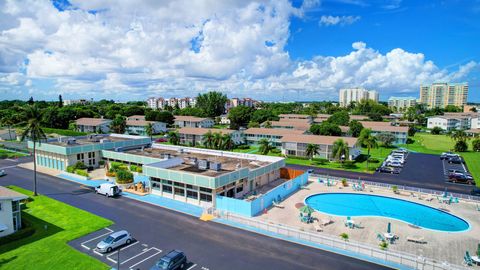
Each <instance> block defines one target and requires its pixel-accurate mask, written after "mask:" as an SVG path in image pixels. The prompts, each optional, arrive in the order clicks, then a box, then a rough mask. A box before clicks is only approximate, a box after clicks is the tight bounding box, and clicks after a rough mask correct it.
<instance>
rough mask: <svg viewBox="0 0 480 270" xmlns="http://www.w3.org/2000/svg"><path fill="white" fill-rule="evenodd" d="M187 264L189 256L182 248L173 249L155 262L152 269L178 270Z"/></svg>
mask: <svg viewBox="0 0 480 270" xmlns="http://www.w3.org/2000/svg"><path fill="white" fill-rule="evenodd" d="M186 265H187V256H185V254H184V253H183V252H182V251H180V250H172V251H170V252H169V253H168V254H167V255H165V256H163V257H162V258H160V260H158V262H156V263H155V265H154V266H152V268H150V270H176V269H183V268H184V267H185V266H186Z"/></svg>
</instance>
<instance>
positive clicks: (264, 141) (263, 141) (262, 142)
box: [258, 139, 272, 155]
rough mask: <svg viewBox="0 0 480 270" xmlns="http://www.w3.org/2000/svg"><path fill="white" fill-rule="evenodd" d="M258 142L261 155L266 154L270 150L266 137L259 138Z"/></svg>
mask: <svg viewBox="0 0 480 270" xmlns="http://www.w3.org/2000/svg"><path fill="white" fill-rule="evenodd" d="M258 144H259V145H260V147H259V148H258V150H259V151H260V153H261V154H262V155H267V154H268V153H269V152H270V150H272V146H271V145H270V142H269V141H268V140H267V139H261V140H260V141H259V142H258Z"/></svg>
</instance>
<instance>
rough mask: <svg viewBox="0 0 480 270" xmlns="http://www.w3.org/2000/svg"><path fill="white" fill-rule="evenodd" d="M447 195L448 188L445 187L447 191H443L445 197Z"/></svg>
mask: <svg viewBox="0 0 480 270" xmlns="http://www.w3.org/2000/svg"><path fill="white" fill-rule="evenodd" d="M447 195H448V189H447V187H445V191H444V192H443V197H447Z"/></svg>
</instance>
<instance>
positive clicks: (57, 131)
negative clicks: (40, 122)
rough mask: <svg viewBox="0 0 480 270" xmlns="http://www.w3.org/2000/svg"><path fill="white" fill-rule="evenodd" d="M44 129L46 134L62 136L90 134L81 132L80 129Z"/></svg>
mask: <svg viewBox="0 0 480 270" xmlns="http://www.w3.org/2000/svg"><path fill="white" fill-rule="evenodd" d="M42 129H43V131H44V132H45V133H46V134H58V135H62V136H83V135H87V134H88V133H86V132H79V131H75V130H70V129H59V128H46V127H44V128H42Z"/></svg>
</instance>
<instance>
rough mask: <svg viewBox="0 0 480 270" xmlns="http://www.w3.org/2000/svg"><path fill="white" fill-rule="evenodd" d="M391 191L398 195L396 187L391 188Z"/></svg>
mask: <svg viewBox="0 0 480 270" xmlns="http://www.w3.org/2000/svg"><path fill="white" fill-rule="evenodd" d="M392 191H393V193H395V194H398V193H399V192H398V186H392Z"/></svg>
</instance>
